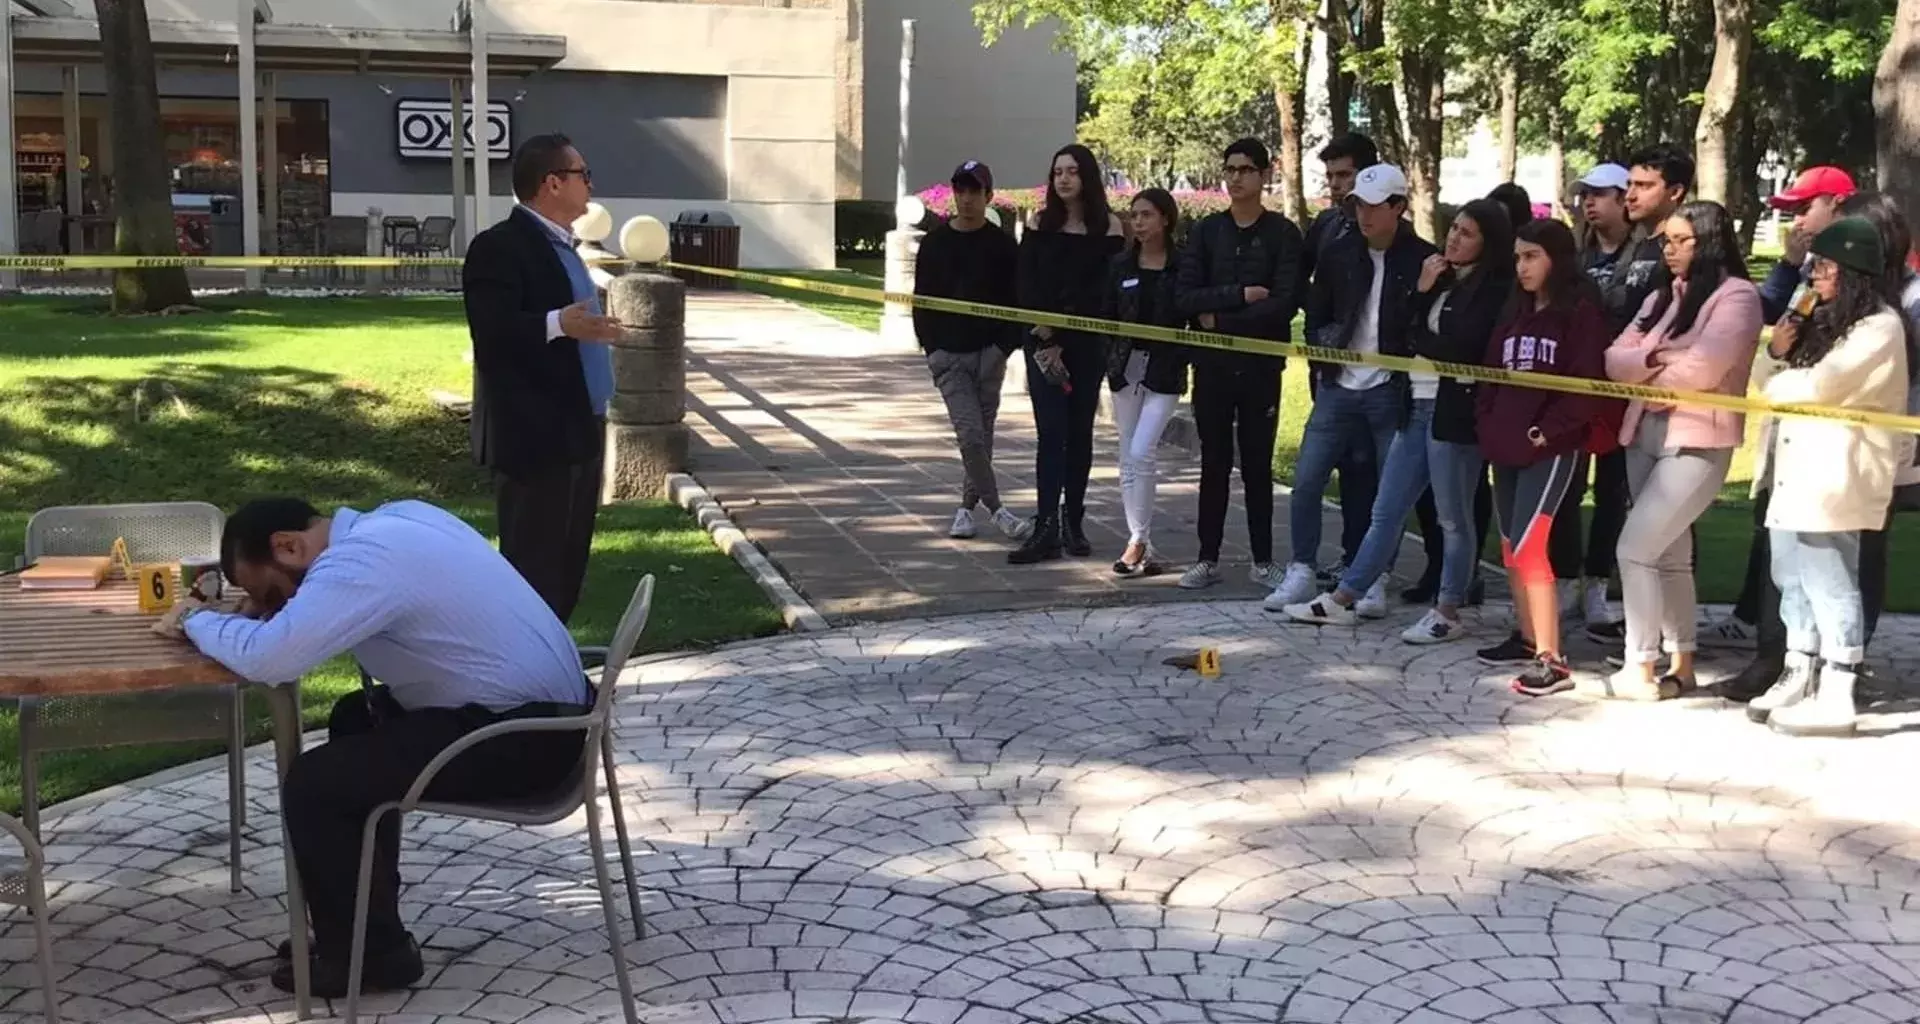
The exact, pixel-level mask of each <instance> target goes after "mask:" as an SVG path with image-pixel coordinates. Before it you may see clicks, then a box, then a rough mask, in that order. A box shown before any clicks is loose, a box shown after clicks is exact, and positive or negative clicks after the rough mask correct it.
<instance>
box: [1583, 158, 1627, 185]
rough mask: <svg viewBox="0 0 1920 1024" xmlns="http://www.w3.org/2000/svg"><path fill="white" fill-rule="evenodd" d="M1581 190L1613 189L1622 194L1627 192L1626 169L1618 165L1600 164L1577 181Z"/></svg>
mask: <svg viewBox="0 0 1920 1024" xmlns="http://www.w3.org/2000/svg"><path fill="white" fill-rule="evenodd" d="M1579 185H1580V187H1581V188H1583V189H1585V188H1613V189H1619V190H1620V191H1622V192H1625V191H1626V190H1627V169H1626V168H1625V167H1622V166H1620V165H1619V164H1601V165H1600V166H1598V167H1595V168H1594V169H1593V170H1591V171H1588V172H1587V173H1586V175H1585V176H1584V177H1582V178H1581V179H1580V181H1579Z"/></svg>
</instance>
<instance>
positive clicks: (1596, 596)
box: [1580, 580, 1620, 626]
mask: <svg viewBox="0 0 1920 1024" xmlns="http://www.w3.org/2000/svg"><path fill="white" fill-rule="evenodd" d="M1580 612H1581V618H1583V619H1585V620H1586V623H1587V625H1588V626H1610V625H1612V624H1614V623H1616V622H1619V621H1620V619H1619V617H1618V616H1616V615H1614V614H1613V606H1612V605H1609V604H1608V603H1607V581H1606V580H1588V581H1586V582H1585V583H1584V584H1582V585H1581V587H1580Z"/></svg>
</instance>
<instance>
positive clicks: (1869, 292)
mask: <svg viewBox="0 0 1920 1024" xmlns="http://www.w3.org/2000/svg"><path fill="white" fill-rule="evenodd" d="M1833 270H1834V285H1835V288H1834V292H1833V301H1832V302H1823V303H1821V304H1820V307H1819V308H1818V309H1815V310H1814V311H1813V315H1812V316H1810V317H1808V318H1807V323H1806V326H1805V327H1803V328H1801V329H1800V333H1799V335H1798V336H1797V337H1796V338H1795V339H1794V342H1793V348H1792V349H1790V350H1789V351H1788V352H1787V365H1788V366H1812V365H1813V364H1815V363H1817V362H1819V361H1820V360H1822V359H1825V358H1826V357H1827V353H1829V352H1832V351H1833V346H1835V345H1837V344H1839V342H1840V339H1841V338H1844V337H1846V336H1847V332H1848V331H1850V330H1853V325H1854V324H1857V323H1859V322H1860V321H1862V320H1865V319H1866V318H1867V317H1870V316H1872V315H1873V314H1875V313H1878V312H1879V311H1880V310H1881V308H1882V307H1884V306H1886V304H1887V300H1886V299H1885V298H1884V297H1883V296H1882V295H1881V292H1880V275H1878V274H1863V273H1861V272H1860V271H1858V270H1855V269H1853V268H1852V267H1849V266H1847V265H1845V264H1842V263H1834V264H1833Z"/></svg>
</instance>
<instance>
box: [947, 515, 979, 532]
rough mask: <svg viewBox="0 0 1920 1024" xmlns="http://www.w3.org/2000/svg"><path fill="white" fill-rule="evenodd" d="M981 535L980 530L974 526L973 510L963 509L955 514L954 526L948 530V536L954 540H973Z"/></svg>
mask: <svg viewBox="0 0 1920 1024" xmlns="http://www.w3.org/2000/svg"><path fill="white" fill-rule="evenodd" d="M979 535H980V528H979V527H977V526H975V525H973V510H972V509H970V508H963V509H961V510H960V511H958V512H955V513H954V514H953V525H952V526H950V527H948V528H947V536H949V537H952V538H953V539H954V540H972V539H973V538H975V537H978V536H979Z"/></svg>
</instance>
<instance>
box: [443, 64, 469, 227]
mask: <svg viewBox="0 0 1920 1024" xmlns="http://www.w3.org/2000/svg"><path fill="white" fill-rule="evenodd" d="M466 91H467V90H466V88H465V87H464V86H463V85H462V84H461V82H460V80H459V79H458V78H454V79H449V80H448V82H447V99H448V102H449V103H450V104H451V109H450V110H449V112H448V113H449V116H451V118H452V119H453V138H452V139H451V140H450V141H452V143H453V159H452V160H450V161H448V162H449V163H451V164H452V165H453V254H454V255H455V256H465V255H466V254H467V135H466V132H465V131H464V130H463V129H462V127H461V126H462V125H464V124H466V123H467V122H466Z"/></svg>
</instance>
